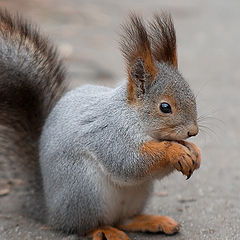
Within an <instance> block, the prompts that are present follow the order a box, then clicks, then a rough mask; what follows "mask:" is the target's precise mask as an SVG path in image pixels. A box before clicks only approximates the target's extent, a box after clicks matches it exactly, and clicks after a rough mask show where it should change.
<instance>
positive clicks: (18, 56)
mask: <svg viewBox="0 0 240 240" xmlns="http://www.w3.org/2000/svg"><path fill="white" fill-rule="evenodd" d="M64 75H65V74H64V68H63V66H62V63H61V60H59V58H58V55H57V53H56V51H55V49H54V47H53V46H52V45H51V44H50V43H49V42H48V40H47V39H46V38H44V37H42V36H40V35H39V33H38V30H37V29H36V28H35V27H33V26H32V25H31V24H29V23H28V22H27V21H25V20H23V19H22V18H21V17H19V16H17V15H16V16H12V15H11V14H9V13H8V12H7V11H5V10H0V179H1V178H24V179H28V180H29V179H30V181H32V182H35V180H36V177H37V176H38V177H39V175H38V141H39V136H40V133H41V129H42V126H43V123H44V121H45V119H46V117H47V115H48V114H49V112H50V111H51V109H52V108H53V106H54V105H55V103H56V102H57V101H58V99H59V98H60V97H61V96H62V95H63V93H64V91H65V88H66V83H65V77H64ZM23 168H24V169H23ZM20 169H21V170H24V173H25V174H24V176H23V175H19V174H21V173H19V172H20Z"/></svg>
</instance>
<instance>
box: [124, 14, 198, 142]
mask: <svg viewBox="0 0 240 240" xmlns="http://www.w3.org/2000/svg"><path fill="white" fill-rule="evenodd" d="M149 29H150V31H149V32H147V30H146V28H145V26H144V24H143V21H142V19H141V18H139V17H137V16H136V15H134V14H131V15H130V21H129V23H127V24H126V25H123V34H122V38H121V50H122V52H123V55H124V57H125V59H126V63H127V64H126V65H127V73H128V88H127V99H128V104H130V105H131V106H132V107H134V108H136V109H137V110H138V112H139V116H140V119H141V121H142V123H143V125H144V128H145V129H146V131H147V132H148V134H149V135H150V136H152V137H154V138H157V139H159V140H182V139H186V138H188V137H191V136H195V135H197V133H198V125H197V109H196V101H195V97H194V94H193V92H192V91H191V89H190V87H189V85H188V83H187V82H186V81H185V80H184V79H183V77H182V76H181V74H180V73H179V72H178V69H177V67H178V64H177V51H176V50H177V48H176V35H175V30H174V26H173V23H172V20H171V17H170V15H167V14H162V15H161V17H160V16H157V15H156V16H155V18H154V21H153V22H152V23H150V26H149Z"/></svg>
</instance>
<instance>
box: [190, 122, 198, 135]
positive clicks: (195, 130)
mask: <svg viewBox="0 0 240 240" xmlns="http://www.w3.org/2000/svg"><path fill="white" fill-rule="evenodd" d="M197 134H198V126H197V125H195V126H193V127H191V129H190V130H189V131H188V137H193V136H196V135H197Z"/></svg>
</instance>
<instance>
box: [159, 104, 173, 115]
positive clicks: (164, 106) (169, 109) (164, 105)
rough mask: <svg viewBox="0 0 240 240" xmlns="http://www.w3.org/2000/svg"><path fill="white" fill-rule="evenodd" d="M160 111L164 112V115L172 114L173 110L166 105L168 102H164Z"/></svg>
mask: <svg viewBox="0 0 240 240" xmlns="http://www.w3.org/2000/svg"><path fill="white" fill-rule="evenodd" d="M160 110H161V111H162V112H163V113H172V108H171V106H170V105H169V104H168V103H166V102H162V103H161V104H160Z"/></svg>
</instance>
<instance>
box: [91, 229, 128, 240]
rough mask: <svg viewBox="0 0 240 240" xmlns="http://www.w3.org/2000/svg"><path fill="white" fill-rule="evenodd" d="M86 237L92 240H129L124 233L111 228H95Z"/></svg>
mask: <svg viewBox="0 0 240 240" xmlns="http://www.w3.org/2000/svg"><path fill="white" fill-rule="evenodd" d="M88 237H90V238H92V240H105V239H107V240H130V239H129V238H128V236H127V234H126V233H124V232H123V231H120V230H118V229H117V228H113V227H111V226H103V227H99V228H96V229H95V230H93V231H92V232H91V233H90V234H89V235H88Z"/></svg>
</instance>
